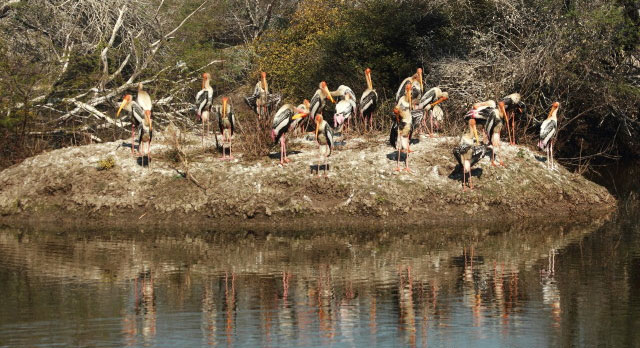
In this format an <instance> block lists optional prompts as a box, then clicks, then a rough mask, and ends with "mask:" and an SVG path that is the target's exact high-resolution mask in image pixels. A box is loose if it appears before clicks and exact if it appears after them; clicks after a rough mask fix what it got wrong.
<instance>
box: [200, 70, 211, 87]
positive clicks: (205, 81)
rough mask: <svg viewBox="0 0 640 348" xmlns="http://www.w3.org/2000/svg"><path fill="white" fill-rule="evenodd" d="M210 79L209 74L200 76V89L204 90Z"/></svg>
mask: <svg viewBox="0 0 640 348" xmlns="http://www.w3.org/2000/svg"><path fill="white" fill-rule="evenodd" d="M210 79H211V75H209V73H204V74H202V89H205V87H206V86H207V83H208V82H209V80H210Z"/></svg>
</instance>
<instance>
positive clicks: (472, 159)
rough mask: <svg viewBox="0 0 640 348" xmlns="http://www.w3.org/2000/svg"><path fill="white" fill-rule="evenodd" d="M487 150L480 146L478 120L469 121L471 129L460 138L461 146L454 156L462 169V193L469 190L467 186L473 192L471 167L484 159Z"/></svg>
mask: <svg viewBox="0 0 640 348" xmlns="http://www.w3.org/2000/svg"><path fill="white" fill-rule="evenodd" d="M485 150H486V146H485V145H480V138H479V137H478V130H477V129H476V120H475V119H473V118H472V119H469V129H468V130H467V131H466V132H465V133H464V134H462V136H461V137H460V143H459V145H458V146H456V147H455V148H453V156H454V157H455V158H456V160H457V161H458V163H459V164H460V167H462V191H466V190H467V186H465V185H468V186H469V188H470V189H472V190H473V182H471V167H472V166H473V165H474V164H476V163H477V162H478V161H480V159H481V158H482V157H484V153H485ZM467 176H468V179H467Z"/></svg>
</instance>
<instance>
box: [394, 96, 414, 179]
mask: <svg viewBox="0 0 640 348" xmlns="http://www.w3.org/2000/svg"><path fill="white" fill-rule="evenodd" d="M411 94H412V93H411V85H406V87H405V95H404V97H402V98H401V99H400V102H399V103H398V104H397V105H396V107H395V108H394V109H393V113H394V114H395V115H396V124H397V130H396V132H397V136H396V141H395V145H396V148H397V149H398V156H397V157H396V168H395V170H396V171H399V170H405V171H407V172H411V169H410V168H409V143H410V141H411V131H412V128H413V119H412V116H411ZM402 152H405V157H404V169H401V168H400V155H401V153H402Z"/></svg>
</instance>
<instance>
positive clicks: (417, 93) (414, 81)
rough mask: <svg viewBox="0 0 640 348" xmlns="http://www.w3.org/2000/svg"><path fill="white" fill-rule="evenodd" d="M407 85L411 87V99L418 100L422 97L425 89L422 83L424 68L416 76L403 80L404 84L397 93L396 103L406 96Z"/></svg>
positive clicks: (419, 69)
mask: <svg viewBox="0 0 640 348" xmlns="http://www.w3.org/2000/svg"><path fill="white" fill-rule="evenodd" d="M407 85H409V86H411V97H412V98H413V100H418V99H419V98H420V97H421V96H422V91H423V89H424V85H423V82H422V68H418V69H417V70H416V73H415V74H413V75H412V76H409V77H407V78H406V79H404V80H402V83H400V87H398V91H397V92H396V103H397V102H398V101H399V100H400V98H402V97H403V96H404V94H405V89H406V87H407Z"/></svg>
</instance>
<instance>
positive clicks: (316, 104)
mask: <svg viewBox="0 0 640 348" xmlns="http://www.w3.org/2000/svg"><path fill="white" fill-rule="evenodd" d="M326 99H329V100H331V102H332V103H334V104H335V102H336V101H335V99H333V96H332V95H331V92H330V91H329V87H327V83H326V82H324V81H322V82H320V85H318V89H317V90H316V92H315V93H314V94H313V97H311V102H310V103H309V114H311V115H318V114H320V115H322V111H323V110H324V107H325V100H326Z"/></svg>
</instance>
